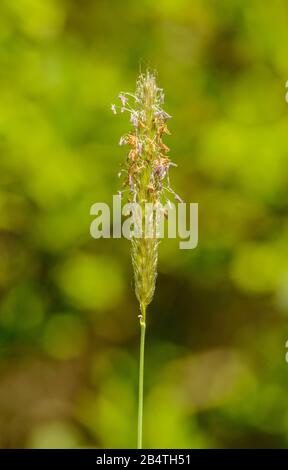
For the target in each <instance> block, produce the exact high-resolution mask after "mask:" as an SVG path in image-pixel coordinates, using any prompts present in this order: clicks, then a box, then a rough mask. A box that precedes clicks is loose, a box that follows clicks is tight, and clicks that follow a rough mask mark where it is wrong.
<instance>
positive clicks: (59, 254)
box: [0, 0, 288, 448]
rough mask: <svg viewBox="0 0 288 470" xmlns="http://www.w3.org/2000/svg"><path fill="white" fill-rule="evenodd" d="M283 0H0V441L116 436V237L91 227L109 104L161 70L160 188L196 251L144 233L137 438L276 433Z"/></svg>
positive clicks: (133, 308) (127, 332)
mask: <svg viewBox="0 0 288 470" xmlns="http://www.w3.org/2000/svg"><path fill="white" fill-rule="evenodd" d="M287 43H288V5H287V2H286V1H285V0H275V1H273V2H263V1H260V0H251V1H250V2H243V1H240V0H221V1H220V0H219V1H215V0H213V1H212V0H193V2H191V1H189V0H177V1H173V0H158V1H157V2H156V1H154V0H153V1H152V0H139V1H132V0H128V1H125V2H121V1H118V0H81V2H80V1H77V0H2V1H1V4H0V230H1V231H0V294H1V303H0V375H1V388H0V446H1V447H82V446H83V447H90V446H94V447H118V448H119V447H132V446H134V445H135V441H136V398H135V397H136V388H137V365H138V334H139V328H138V319H137V303H136V301H135V298H134V293H133V289H132V287H131V266H130V255H129V243H128V242H127V241H126V240H107V239H106V240H93V239H92V238H91V237H90V235H89V225H90V223H91V217H90V215H89V210H90V207H91V205H92V204H93V203H94V202H96V201H104V202H108V203H109V204H110V203H111V202H112V195H113V194H115V193H116V191H117V189H119V188H118V185H119V182H118V181H117V172H118V169H119V166H120V163H121V160H122V159H123V158H125V152H123V149H122V148H121V149H120V148H118V146H117V142H118V139H119V137H120V135H121V134H123V132H125V131H126V130H127V129H128V127H127V126H128V123H127V122H126V119H125V118H124V117H123V119H122V118H118V119H115V118H113V116H112V114H111V113H110V111H109V107H110V103H111V102H113V101H114V100H115V98H116V97H117V95H118V92H119V91H121V90H123V89H124V90H133V89H134V82H135V78H136V76H137V73H138V71H139V67H140V66H141V67H142V68H145V67H146V66H150V67H151V68H152V69H153V68H154V67H155V68H157V70H158V75H159V82H160V84H161V86H163V87H164V89H165V92H166V109H167V111H168V112H169V113H171V114H172V115H173V119H172V120H171V125H170V128H171V130H172V133H173V135H172V136H171V137H169V143H168V140H167V143H168V145H169V146H171V157H172V159H173V160H174V161H176V162H177V163H178V168H177V169H175V170H174V171H173V175H172V178H173V185H174V187H175V189H176V191H177V192H178V193H180V194H181V196H182V197H183V199H184V200H186V201H191V202H192V201H193V202H199V210H200V216H199V246H198V247H197V249H196V250H193V251H190V252H189V251H184V250H182V251H181V250H179V248H178V243H176V242H175V241H168V240H167V241H164V242H163V243H161V248H160V263H159V277H158V283H157V291H156V295H155V300H154V302H153V304H152V305H151V308H150V309H149V313H148V317H149V328H148V341H147V360H146V391H145V395H146V401H145V422H144V427H145V429H144V433H145V441H144V445H145V446H147V447H148V446H149V447H169V446H170V447H201V448H202V447H209V446H213V447H253V446H257V447H280V446H282V447H287V445H288V441H287V435H288V406H287V396H286V395H287V386H288V365H287V364H286V363H285V341H286V339H287V338H288V222H287V208H288V193H287V186H288V185H287V183H288V139H287V135H288V132H287V130H288V121H287V117H288V107H287V104H286V103H285V99H284V98H285V87H284V85H285V82H286V80H287V79H288V57H287Z"/></svg>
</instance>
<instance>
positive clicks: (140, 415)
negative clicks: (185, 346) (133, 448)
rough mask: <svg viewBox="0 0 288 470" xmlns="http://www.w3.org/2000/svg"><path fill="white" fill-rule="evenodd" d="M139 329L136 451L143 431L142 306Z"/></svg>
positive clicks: (143, 314)
mask: <svg viewBox="0 0 288 470" xmlns="http://www.w3.org/2000/svg"><path fill="white" fill-rule="evenodd" d="M140 329H141V335H140V361H139V395H138V437H137V449H142V429H143V385H144V352H145V331H146V307H145V306H144V305H142V306H141V317H140Z"/></svg>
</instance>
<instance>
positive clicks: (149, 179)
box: [112, 71, 179, 322]
mask: <svg viewBox="0 0 288 470" xmlns="http://www.w3.org/2000/svg"><path fill="white" fill-rule="evenodd" d="M119 99H120V106H119V109H121V111H123V109H124V111H127V112H129V113H130V122H131V124H132V129H131V130H130V132H129V133H127V134H126V135H124V136H123V137H121V139H120V145H128V146H129V152H128V155H127V159H126V162H125V165H124V166H123V168H122V173H123V174H124V175H125V179H124V183H123V185H124V188H125V189H126V190H127V193H128V202H137V203H138V204H139V205H140V206H141V208H142V214H144V213H145V210H144V206H145V203H152V204H157V203H161V204H166V203H168V204H169V202H170V201H169V198H168V197H169V196H170V195H171V194H172V195H173V196H174V197H175V198H176V200H177V198H179V196H177V195H176V194H175V193H174V191H173V190H172V189H171V187H170V183H169V169H170V167H171V166H175V164H173V163H172V162H171V160H170V158H169V157H168V155H167V153H168V152H169V148H168V147H167V146H166V145H165V144H164V143H163V140H162V138H163V136H164V135H165V134H166V135H169V134H170V132H169V130H168V127H167V121H168V119H170V118H171V116H170V115H169V114H168V113H166V112H165V111H164V110H163V109H162V105H163V102H164V93H163V90H162V89H161V88H158V86H157V83H156V77H155V74H153V73H151V72H149V71H147V72H146V73H145V74H143V73H141V74H140V75H139V77H138V80H137V84H136V92H135V93H134V94H132V93H124V92H121V93H120V94H119ZM116 108H117V107H115V108H114V107H112V111H113V112H115V111H116ZM178 200H179V199H178ZM142 217H143V215H142ZM138 223H139V224H140V226H141V227H142V228H143V226H144V223H145V222H144V220H143V219H142V220H140V221H138ZM152 224H153V230H152V233H153V234H154V235H153V236H151V237H141V238H136V237H133V238H132V239H131V244H132V263H133V269H134V279H135V292H136V296H137V299H138V301H139V304H140V308H141V312H146V307H147V305H148V304H149V303H150V302H151V300H152V298H153V294H154V290H155V283H156V277H157V260H158V239H157V237H156V228H157V227H156V226H155V224H156V221H155V220H154V218H153V222H152ZM140 321H144V322H145V318H141V316H140Z"/></svg>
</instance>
